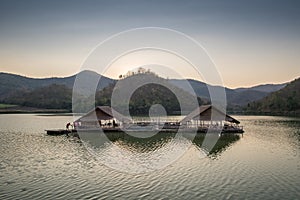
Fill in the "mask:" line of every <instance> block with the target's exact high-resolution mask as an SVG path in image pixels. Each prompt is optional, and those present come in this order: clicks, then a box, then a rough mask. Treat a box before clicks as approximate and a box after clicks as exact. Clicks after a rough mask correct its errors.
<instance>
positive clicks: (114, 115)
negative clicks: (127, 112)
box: [74, 106, 131, 126]
mask: <svg viewBox="0 0 300 200" xmlns="http://www.w3.org/2000/svg"><path fill="white" fill-rule="evenodd" d="M101 120H117V121H119V122H123V123H127V122H130V121H131V120H130V119H129V118H128V117H126V116H124V115H122V114H121V113H119V112H117V111H115V110H114V109H113V108H111V107H109V106H97V107H95V109H93V110H91V111H90V112H88V113H87V114H85V115H83V116H82V117H80V118H79V119H77V120H76V121H75V122H74V123H80V124H81V125H83V126H84V125H97V124H98V123H99V122H101ZM100 124H101V123H100Z"/></svg>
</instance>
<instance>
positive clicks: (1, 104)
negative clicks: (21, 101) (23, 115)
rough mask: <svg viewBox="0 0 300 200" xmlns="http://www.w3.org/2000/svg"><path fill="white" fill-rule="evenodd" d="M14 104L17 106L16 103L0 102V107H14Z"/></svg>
mask: <svg viewBox="0 0 300 200" xmlns="http://www.w3.org/2000/svg"><path fill="white" fill-rule="evenodd" d="M15 106H17V105H12V104H3V103H0V109H3V108H12V107H15Z"/></svg>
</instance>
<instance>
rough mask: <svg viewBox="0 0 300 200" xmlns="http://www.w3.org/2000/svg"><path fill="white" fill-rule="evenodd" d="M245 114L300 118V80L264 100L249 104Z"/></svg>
mask: <svg viewBox="0 0 300 200" xmlns="http://www.w3.org/2000/svg"><path fill="white" fill-rule="evenodd" d="M245 112H246V113H250V114H268V115H293V116H300V78H297V79H295V80H294V81H292V82H290V83H289V84H287V85H286V86H285V87H284V88H282V89H281V90H278V91H276V92H272V93H271V94H269V95H268V96H266V97H265V98H263V99H261V100H258V101H254V102H252V103H249V104H248V105H247V106H246V107H245Z"/></svg>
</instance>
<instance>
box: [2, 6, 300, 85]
mask: <svg viewBox="0 0 300 200" xmlns="http://www.w3.org/2000/svg"><path fill="white" fill-rule="evenodd" d="M141 27H162V28H168V29H172V30H176V31H179V32H181V33H184V34H186V35H188V36H190V37H191V38H193V39H195V40H196V41H197V42H198V43H200V44H201V45H202V47H203V48H204V49H205V50H206V52H207V53H208V55H209V56H210V58H211V59H212V60H213V62H214V63H215V66H216V68H217V70H218V72H219V74H220V77H221V78H222V80H223V83H224V85H225V86H227V87H230V88H237V87H249V86H253V85H258V84H265V83H283V82H287V81H291V80H293V79H295V78H297V77H299V76H300V67H299V66H300V2H299V1H289V0H287V1H277V0H272V1H271V0H254V1H244V0H239V1H232V0H229V1H208V0H207V1H201V0H194V1H189V0H187V1H176V0H160V1H155V0H147V1H146V0H126V1H125V0H124V1H121V0H119V1H116V0H107V1H101V0H99V1H95V0H87V1H83V0H82V1H77V0H73V1H56V0H53V1H46V0H39V1H31V0H27V1H17V0H0V71H1V72H9V73H16V74H20V75H25V76H28V77H38V78H43V77H64V76H70V75H73V74H75V73H77V72H79V71H80V70H81V68H82V64H83V63H84V61H85V60H86V59H87V58H88V56H89V55H90V53H91V52H92V51H93V50H94V49H95V47H97V45H98V44H99V43H101V42H102V41H104V40H106V39H107V38H109V37H111V36H112V35H114V34H117V33H120V32H122V31H126V30H129V29H134V28H141ZM127 42H128V43H130V42H131V41H127ZM175 44H176V43H175ZM120 45H121V44H120ZM115 48H116V49H118V48H119V47H118V45H115ZM107 51H113V50H111V49H108V50H107ZM147 53H149V51H145V52H143V56H141V55H139V53H137V54H134V53H133V54H130V55H128V57H127V58H123V57H122V58H120V60H117V61H116V62H115V63H114V67H115V68H114V70H108V71H107V74H104V75H107V76H110V77H112V78H117V77H118V75H119V74H120V73H125V72H126V71H128V70H130V69H131V68H130V66H134V67H137V65H136V63H137V62H136V60H137V59H142V58H145V57H147ZM194 53H195V54H197V52H194ZM162 56H164V54H161V57H162ZM148 57H149V56H148ZM122 59H123V60H122ZM165 59H172V58H171V56H165ZM174 60H175V59H174ZM141 63H142V62H141ZM176 63H177V65H176V64H174V65H173V66H169V67H171V68H172V67H173V70H175V71H176V70H177V69H178V70H179V71H180V69H179V68H180V66H179V64H180V63H181V64H182V62H181V61H178V62H176ZM182 66H183V65H182ZM182 66H181V68H182ZM186 67H188V66H186ZM181 71H182V72H183V73H184V77H185V78H194V79H199V77H198V76H195V73H193V72H192V70H181ZM170 76H171V77H169V78H172V75H170Z"/></svg>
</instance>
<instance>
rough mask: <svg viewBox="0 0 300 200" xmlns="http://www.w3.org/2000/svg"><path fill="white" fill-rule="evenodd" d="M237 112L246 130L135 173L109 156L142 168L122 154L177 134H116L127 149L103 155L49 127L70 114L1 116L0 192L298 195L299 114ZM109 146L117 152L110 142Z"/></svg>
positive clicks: (145, 150) (15, 195)
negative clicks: (211, 146)
mask: <svg viewBox="0 0 300 200" xmlns="http://www.w3.org/2000/svg"><path fill="white" fill-rule="evenodd" d="M234 117H235V118H236V119H238V120H240V121H241V124H242V125H243V126H244V130H245V133H244V135H243V137H234V138H221V139H220V140H219V141H218V143H217V145H216V148H214V149H213V150H212V151H211V152H210V154H209V155H208V156H204V157H203V156H201V155H202V154H201V148H200V146H201V140H202V139H201V137H198V138H195V139H194V141H193V142H191V145H190V148H188V149H187V150H186V152H185V153H184V154H183V155H182V156H180V157H179V158H178V159H176V160H175V161H174V162H172V163H171V164H168V165H166V166H163V167H161V168H157V170H153V171H149V172H144V173H130V171H129V172H126V171H122V170H118V169H113V168H111V167H108V166H107V165H106V164H105V163H109V162H111V161H112V160H113V162H114V166H128V167H131V168H133V169H139V166H141V165H137V166H135V164H136V163H135V160H133V161H132V162H131V160H130V159H124V157H126V156H133V157H134V156H137V157H138V156H141V155H149V154H150V153H151V152H157V151H159V149H162V147H165V143H169V142H170V141H171V140H172V136H170V135H166V136H164V137H163V138H162V139H160V140H156V139H153V140H151V143H149V142H148V143H147V144H144V143H143V141H140V140H132V139H130V138H129V139H128V138H126V137H124V136H122V137H121V139H120V140H119V139H116V138H114V139H113V141H114V143H115V144H117V145H118V146H119V147H121V148H124V149H126V152H127V153H128V154H130V155H123V157H122V156H120V155H118V154H116V156H114V157H113V158H111V159H110V158H109V157H106V158H104V157H105V155H104V154H103V158H100V161H105V162H99V157H98V159H97V158H96V157H95V156H94V155H92V154H91V153H90V152H89V151H88V150H87V148H86V146H85V145H84V144H83V143H82V142H81V141H80V140H79V139H76V138H74V137H67V136H48V135H46V134H45V131H44V130H45V129H54V128H64V127H65V124H66V123H67V122H69V121H73V117H72V116H68V115H61V116H55V115H53V116H52V115H34V114H4V115H0V138H1V139H0V140H1V144H0V152H1V153H0V160H1V162H0V199H299V198H300V119H299V118H288V117H271V116H234ZM185 142H186V140H185V139H182V140H181V139H179V140H177V141H176V143H174V144H173V146H171V147H173V149H172V148H171V149H172V150H174V151H176V149H177V147H178V148H180V147H181V146H182V145H183V143H185ZM105 149H106V150H110V152H112V153H114V152H115V151H114V148H113V147H111V145H109V143H108V144H106V146H105ZM149 152H150V153H149ZM164 153H165V152H160V153H159V154H157V155H159V156H161V155H164ZM106 155H107V154H106ZM151 155H152V159H154V161H155V158H153V155H156V154H151ZM199 155H200V156H199ZM146 158H147V157H146ZM101 159H102V160H101ZM105 159H107V160H105ZM144 160H146V161H147V159H144ZM154 161H153V160H152V164H155V162H154ZM110 164H111V163H110ZM150 164H151V162H150ZM148 165H149V163H148Z"/></svg>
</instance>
